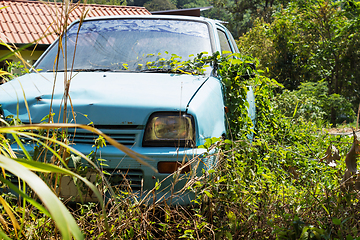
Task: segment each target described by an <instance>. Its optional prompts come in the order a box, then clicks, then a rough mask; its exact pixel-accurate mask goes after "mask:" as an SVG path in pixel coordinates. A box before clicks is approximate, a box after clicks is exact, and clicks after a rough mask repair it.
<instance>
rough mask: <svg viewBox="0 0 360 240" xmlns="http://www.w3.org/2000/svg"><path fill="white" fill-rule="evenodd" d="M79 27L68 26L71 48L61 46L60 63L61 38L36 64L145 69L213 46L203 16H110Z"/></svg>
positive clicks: (44, 67) (48, 68)
mask: <svg viewBox="0 0 360 240" xmlns="http://www.w3.org/2000/svg"><path fill="white" fill-rule="evenodd" d="M78 28H79V25H78V24H75V25H73V26H72V27H71V28H70V29H69V30H68V31H67V35H66V38H64V40H63V43H62V45H63V46H67V47H66V49H67V51H65V50H61V51H60V54H59V58H58V62H57V64H54V63H56V62H54V60H55V59H56V55H57V52H58V48H59V47H58V45H59V44H58V43H57V44H55V45H53V46H52V48H51V49H50V50H49V51H48V52H47V54H46V55H45V56H44V57H43V58H42V59H41V60H40V62H39V63H38V64H37V66H36V68H37V69H39V70H40V71H53V70H54V69H57V70H58V71H62V70H65V69H67V70H71V69H73V70H75V71H76V70H77V71H117V70H127V71H144V70H146V69H150V67H149V66H150V65H152V66H153V67H154V66H157V65H156V63H157V64H160V65H161V63H162V64H163V62H165V61H168V60H169V59H171V57H172V58H173V59H174V57H175V58H176V59H177V61H183V60H188V59H190V55H196V54H197V53H201V52H206V53H209V54H210V53H211V52H212V51H211V44H210V42H211V41H210V37H209V30H208V26H207V24H205V23H201V22H195V21H182V20H168V19H108V20H92V21H85V22H83V24H82V25H81V28H80V30H79V29H78ZM65 56H66V57H65ZM178 57H181V60H180V59H179V58H178ZM151 63H152V64H151ZM56 65H57V66H56Z"/></svg>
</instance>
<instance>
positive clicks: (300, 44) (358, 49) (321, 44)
mask: <svg viewBox="0 0 360 240" xmlns="http://www.w3.org/2000/svg"><path fill="white" fill-rule="evenodd" d="M359 11H360V4H359V3H358V2H355V1H327V0H319V1H300V0H297V1H292V2H291V3H290V4H289V5H288V7H286V8H284V9H282V10H281V11H278V12H277V13H276V14H274V15H273V17H274V20H273V22H272V23H266V22H265V21H264V20H263V19H258V20H256V21H255V24H254V26H253V28H252V29H251V30H250V31H249V32H248V33H246V34H245V35H244V36H242V37H241V38H240V40H239V42H238V44H239V47H240V48H241V51H242V52H243V53H245V54H250V55H252V56H254V57H257V58H258V59H259V61H260V64H261V65H262V66H263V67H266V68H268V69H269V74H268V76H269V77H271V78H276V79H277V80H278V81H279V82H280V83H282V84H283V85H284V86H285V88H286V89H289V90H295V89H297V88H298V87H299V86H300V85H301V83H306V82H321V81H325V82H326V83H327V88H328V91H327V95H328V98H334V97H335V98H341V99H342V100H341V101H342V102H343V103H345V105H347V104H348V103H346V102H350V103H351V104H352V107H353V109H354V110H355V111H356V110H357V108H358V104H359V99H360V98H359V97H360V96H359V93H358V91H357V89H358V88H359V73H360V72H359V69H360V68H359V59H360V58H359V57H360V55H359V54H360V45H359V43H360V41H359V39H360V35H359V31H358V30H357V29H358V27H359V20H360V18H359V14H358V13H359ZM333 94H335V95H333ZM347 114H348V113H346V112H343V111H341V109H339V107H337V106H336V105H334V106H331V107H330V109H327V112H326V114H325V116H326V118H325V119H327V120H329V121H330V122H331V123H332V124H336V123H338V122H341V121H342V119H343V117H344V115H347Z"/></svg>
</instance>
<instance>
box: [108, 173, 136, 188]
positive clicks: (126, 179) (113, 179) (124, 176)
mask: <svg viewBox="0 0 360 240" xmlns="http://www.w3.org/2000/svg"><path fill="white" fill-rule="evenodd" d="M108 180H109V182H110V184H111V186H112V187H114V188H115V189H118V190H130V189H129V188H131V190H132V191H142V189H143V173H142V171H141V170H136V169H126V170H125V169H120V170H116V171H115V172H113V173H112V174H111V176H110V177H109V178H108Z"/></svg>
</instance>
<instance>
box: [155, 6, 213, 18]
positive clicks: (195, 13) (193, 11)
mask: <svg viewBox="0 0 360 240" xmlns="http://www.w3.org/2000/svg"><path fill="white" fill-rule="evenodd" d="M211 8H213V6H209V7H200V8H186V9H174V10H165V11H155V12H151V14H152V15H180V16H192V17H200V12H202V11H205V10H209V9H211Z"/></svg>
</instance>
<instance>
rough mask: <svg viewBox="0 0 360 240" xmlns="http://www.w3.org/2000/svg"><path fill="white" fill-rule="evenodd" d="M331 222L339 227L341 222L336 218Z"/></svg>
mask: <svg viewBox="0 0 360 240" xmlns="http://www.w3.org/2000/svg"><path fill="white" fill-rule="evenodd" d="M332 222H333V223H334V224H335V225H341V221H340V220H339V219H337V218H332Z"/></svg>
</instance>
